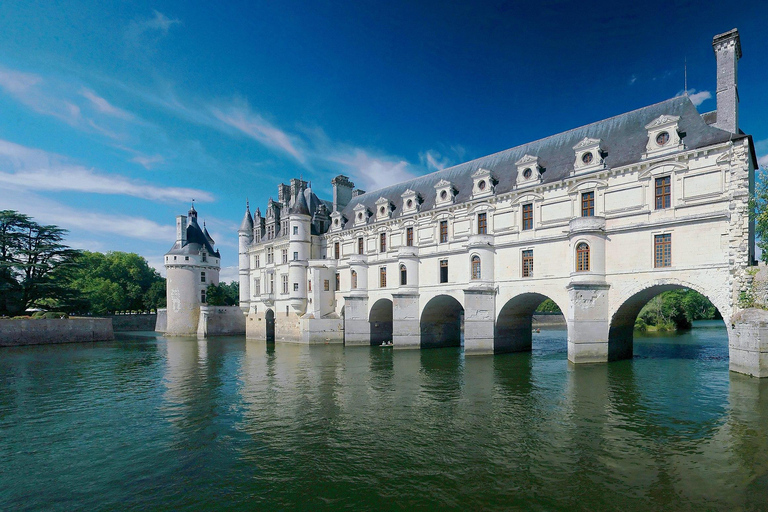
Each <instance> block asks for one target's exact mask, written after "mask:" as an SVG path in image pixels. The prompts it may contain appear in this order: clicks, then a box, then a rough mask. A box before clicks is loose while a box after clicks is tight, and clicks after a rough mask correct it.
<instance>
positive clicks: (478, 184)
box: [477, 180, 485, 190]
mask: <svg viewBox="0 0 768 512" xmlns="http://www.w3.org/2000/svg"><path fill="white" fill-rule="evenodd" d="M477 188H479V189H480V190H485V180H480V181H479V182H478V183H477Z"/></svg>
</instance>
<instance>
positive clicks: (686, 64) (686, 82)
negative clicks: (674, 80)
mask: <svg viewBox="0 0 768 512" xmlns="http://www.w3.org/2000/svg"><path fill="white" fill-rule="evenodd" d="M684 90H685V95H686V96H688V56H687V55H686V57H685V89H684Z"/></svg>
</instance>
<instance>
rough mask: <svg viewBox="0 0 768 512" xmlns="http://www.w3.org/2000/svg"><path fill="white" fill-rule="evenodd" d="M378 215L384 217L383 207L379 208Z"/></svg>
mask: <svg viewBox="0 0 768 512" xmlns="http://www.w3.org/2000/svg"><path fill="white" fill-rule="evenodd" d="M379 213H380V214H382V215H384V207H383V206H382V207H381V208H379Z"/></svg>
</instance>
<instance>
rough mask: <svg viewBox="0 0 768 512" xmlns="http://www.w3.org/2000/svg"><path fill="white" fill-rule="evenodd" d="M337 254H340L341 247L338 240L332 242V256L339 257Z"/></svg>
mask: <svg viewBox="0 0 768 512" xmlns="http://www.w3.org/2000/svg"><path fill="white" fill-rule="evenodd" d="M339 256H341V247H340V246H339V242H334V243H333V258H334V259H339Z"/></svg>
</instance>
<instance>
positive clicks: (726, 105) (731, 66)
mask: <svg viewBox="0 0 768 512" xmlns="http://www.w3.org/2000/svg"><path fill="white" fill-rule="evenodd" d="M712 48H713V49H714V50H715V57H716V58H717V121H716V122H715V126H716V127H717V128H720V129H721V130H726V131H729V132H731V133H739V87H738V72H737V71H738V62H739V59H740V58H741V40H740V39H739V31H738V30H737V29H735V28H734V29H733V30H729V31H728V32H725V33H724V34H718V35H716V36H715V37H714V38H713V39H712Z"/></svg>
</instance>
